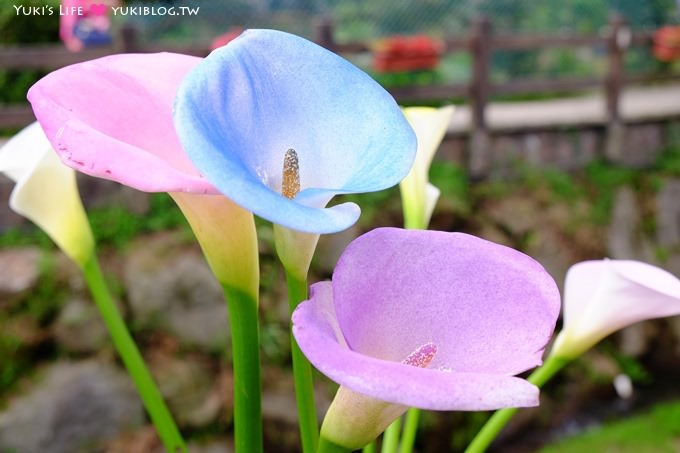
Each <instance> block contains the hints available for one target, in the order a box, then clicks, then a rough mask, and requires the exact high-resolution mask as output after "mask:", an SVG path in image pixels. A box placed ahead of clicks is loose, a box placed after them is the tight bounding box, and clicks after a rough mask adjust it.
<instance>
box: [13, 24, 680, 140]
mask: <svg viewBox="0 0 680 453" xmlns="http://www.w3.org/2000/svg"><path fill="white" fill-rule="evenodd" d="M314 39H315V41H316V42H318V43H319V44H321V45H323V46H324V47H326V48H328V49H330V50H333V51H335V52H338V53H340V54H353V53H361V52H368V51H370V45H369V44H368V43H363V42H346V43H338V42H336V41H335V39H334V33H333V24H332V21H331V20H327V19H320V20H318V21H317V23H316V24H315V36H314ZM651 41H652V32H632V31H631V29H630V28H629V27H628V26H627V25H626V21H625V19H624V18H623V17H621V16H619V15H615V16H613V17H612V18H611V19H610V21H609V24H608V26H607V27H606V30H605V31H604V32H602V33H600V34H594V35H573V34H571V35H534V36H523V35H522V36H519V35H501V34H495V33H494V32H493V27H492V23H491V21H490V20H489V19H488V18H484V17H480V18H478V19H476V20H474V21H473V22H472V24H471V26H470V30H469V32H468V34H467V35H466V36H462V37H455V38H449V39H446V40H445V43H444V44H445V49H444V52H445V53H451V52H468V53H469V54H470V56H471V61H472V67H471V69H472V70H471V77H470V80H469V81H468V82H467V83H459V84H446V85H429V86H410V87H399V88H394V89H392V90H391V92H392V94H393V95H394V96H395V98H396V99H397V100H399V101H411V102H414V101H424V100H435V99H451V98H461V97H462V98H466V99H468V102H469V104H470V106H471V110H472V126H471V129H472V130H471V131H470V137H471V140H472V142H473V148H476V147H477V146H482V147H483V146H485V141H486V137H487V136H488V133H489V131H488V125H487V121H486V116H485V110H486V106H487V104H488V102H489V99H490V98H491V97H492V96H495V95H510V94H522V93H536V92H570V91H578V90H583V89H587V88H601V89H603V90H604V92H605V94H606V107H607V109H606V111H607V116H608V124H609V125H611V126H612V130H614V129H616V128H617V127H618V125H620V124H621V114H620V98H621V92H622V90H623V87H624V85H625V84H626V83H630V82H645V81H650V80H653V79H659V76H658V75H653V74H643V75H635V76H630V75H627V74H626V73H625V68H624V56H625V52H626V51H627V50H628V49H630V48H631V47H633V46H649V45H651ZM560 47H561V48H578V47H599V48H603V49H606V58H607V70H606V74H605V75H604V77H587V78H573V77H565V78H559V79H544V80H535V79H518V80H511V81H508V82H503V83H493V82H492V80H491V77H490V66H491V65H490V62H491V57H492V55H493V53H494V52H498V51H518V50H535V49H545V48H560ZM161 50H165V51H171V52H179V53H186V54H191V55H198V56H204V55H207V53H208V52H209V49H208V48H207V46H194V47H182V48H179V47H172V48H170V47H159V46H150V45H144V46H141V45H139V42H138V40H137V39H136V34H135V31H134V29H132V28H124V29H123V30H122V33H121V37H120V39H119V40H118V42H117V44H116V45H115V46H113V47H110V48H101V49H92V50H85V51H83V52H80V53H70V52H68V51H67V50H65V49H64V48H63V47H62V46H60V45H51V46H42V47H9V48H8V47H5V48H0V69H29V68H30V69H44V70H51V69H56V68H59V67H62V66H65V65H68V64H72V63H77V62H80V61H85V60H89V59H92V58H96V57H100V56H104V55H108V54H111V53H118V52H157V51H161ZM670 77H677V78H680V75H678V74H675V75H670ZM32 120H33V114H32V112H31V110H30V108H29V107H28V106H27V105H18V106H5V107H2V108H0V128H2V127H19V126H23V125H25V124H28V123H29V122H31V121H32ZM475 142H479V144H478V145H474V143H475ZM473 154H474V153H473Z"/></svg>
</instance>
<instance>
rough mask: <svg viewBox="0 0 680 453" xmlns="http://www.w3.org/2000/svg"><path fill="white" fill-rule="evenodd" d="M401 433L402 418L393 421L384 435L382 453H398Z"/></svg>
mask: <svg viewBox="0 0 680 453" xmlns="http://www.w3.org/2000/svg"><path fill="white" fill-rule="evenodd" d="M400 431H401V417H399V418H397V419H396V420H395V421H393V422H392V423H391V424H390V426H388V427H387V429H386V430H385V433H384V434H383V441H382V449H381V452H382V453H397V447H398V446H399V433H400Z"/></svg>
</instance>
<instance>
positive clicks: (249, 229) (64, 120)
mask: <svg viewBox="0 0 680 453" xmlns="http://www.w3.org/2000/svg"><path fill="white" fill-rule="evenodd" d="M200 61H201V59H200V58H197V57H192V56H188V55H181V54H173V53H158V54H121V55H112V56H108V57H103V58H99V59H96V60H92V61H87V62H84V63H80V64H75V65H71V66H67V67H65V68H62V69H59V70H57V71H54V72H52V73H50V74H48V75H47V76H45V77H44V78H42V79H41V80H39V81H38V82H37V83H36V84H35V85H33V87H31V89H30V90H29V92H28V99H29V101H30V102H31V105H32V107H33V111H34V113H35V115H36V117H37V118H38V121H39V122H40V123H41V125H42V126H43V128H44V130H45V133H46V135H47V137H48V138H49V140H50V141H51V142H52V145H53V146H54V149H55V150H56V152H57V154H58V155H59V157H60V158H61V159H62V161H63V162H64V163H65V164H66V165H68V166H70V167H72V168H74V169H76V170H78V171H81V172H83V173H87V174H89V175H92V176H96V177H100V178H104V179H110V180H113V181H116V182H119V183H122V184H125V185H127V186H130V187H133V188H135V189H138V190H142V191H145V192H168V193H169V194H170V195H171V196H172V197H173V199H174V200H175V202H176V203H177V204H178V205H179V207H180V208H181V209H182V211H183V212H184V214H185V216H186V217H187V219H188V221H189V222H190V224H191V227H192V229H193V230H194V232H195V233H196V236H197V238H198V240H199V242H200V243H201V246H202V248H203V251H204V253H205V255H206V258H207V260H208V262H209V263H210V265H211V268H212V269H213V271H214V272H215V274H216V275H217V277H218V278H219V279H220V281H221V282H222V283H223V284H227V285H229V286H232V287H235V288H240V289H242V290H244V291H246V292H247V293H249V294H253V295H254V294H257V287H258V276H259V271H258V270H257V269H258V264H257V245H256V237H255V227H254V223H253V219H252V214H250V213H249V212H248V211H245V210H243V209H241V208H240V207H239V206H238V205H236V204H234V203H233V202H232V201H231V200H228V199H226V198H225V197H223V196H221V195H219V192H218V191H217V190H216V189H215V187H214V186H213V185H212V184H211V183H210V182H209V181H208V180H206V179H205V178H203V176H202V175H201V174H200V172H199V171H198V170H197V169H196V168H195V167H194V165H193V164H192V163H191V161H190V160H189V158H188V157H187V155H186V153H185V152H184V150H183V149H182V146H181V144H180V142H179V139H178V138H177V134H176V133H175V130H174V125H173V121H172V105H173V103H174V99H175V94H176V92H177V87H178V86H179V83H180V81H181V80H182V78H183V77H185V75H186V74H187V72H188V71H189V70H190V69H192V68H193V67H195V66H196V65H197V64H198V63H199V62H200ZM206 194H207V195H209V196H206ZM234 260H235V261H236V263H238V265H235V264H234V262H233V261H234Z"/></svg>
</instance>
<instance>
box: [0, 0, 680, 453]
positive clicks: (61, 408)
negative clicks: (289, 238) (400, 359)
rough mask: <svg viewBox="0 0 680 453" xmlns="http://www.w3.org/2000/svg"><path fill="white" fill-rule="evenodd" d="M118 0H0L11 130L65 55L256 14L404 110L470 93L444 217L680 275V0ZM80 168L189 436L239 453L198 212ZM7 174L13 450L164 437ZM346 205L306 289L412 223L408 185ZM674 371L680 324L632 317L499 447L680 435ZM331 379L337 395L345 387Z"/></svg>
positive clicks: (440, 431) (288, 430) (225, 26)
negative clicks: (67, 17)
mask: <svg viewBox="0 0 680 453" xmlns="http://www.w3.org/2000/svg"><path fill="white" fill-rule="evenodd" d="M63 3H65V4H66V3H68V4H77V3H78V2H74V1H72V2H63ZM81 3H82V4H84V5H85V8H86V9H87V8H88V7H89V6H90V2H88V1H87V0H85V1H84V2H81ZM92 3H95V2H92ZM100 3H106V2H104V1H100V2H96V4H100ZM106 4H107V7H108V9H107V14H106V15H104V16H99V17H97V18H90V19H92V21H87V20H86V21H84V22H80V23H78V21H77V20H76V21H75V22H69V23H67V24H66V25H64V23H63V21H64V17H63V16H60V14H59V11H60V2H59V1H57V0H23V1H16V2H3V3H2V5H0V143H3V142H4V141H6V140H7V139H8V138H9V137H10V136H11V135H13V134H14V133H16V132H17V131H18V130H20V129H21V128H22V127H24V126H26V125H28V124H29V123H30V122H32V121H34V117H33V114H32V112H31V110H30V107H29V106H28V104H27V102H26V91H27V90H28V88H29V87H30V86H31V85H32V84H33V83H34V82H35V81H36V80H38V79H39V78H40V77H42V76H43V75H44V74H46V73H48V72H49V71H51V70H54V69H56V68H59V67H62V66H64V65H67V64H72V63H76V62H79V61H85V60H89V59H92V58H96V57H100V56H104V55H108V54H111V53H118V52H156V51H174V52H181V53H189V54H194V55H200V56H204V55H207V54H208V53H209V52H210V50H211V48H214V47H215V46H219V45H223V44H225V43H226V42H228V41H229V40H230V39H233V37H235V36H237V35H238V33H239V32H240V30H242V29H243V28H276V29H280V30H285V31H289V32H292V33H296V34H299V35H302V36H305V37H307V38H309V39H312V40H315V41H316V42H318V43H320V44H321V45H324V46H326V47H327V48H329V49H331V50H333V51H336V52H338V53H340V54H341V55H343V56H345V57H346V58H348V59H350V60H351V61H352V62H354V63H355V64H357V65H358V66H360V67H361V68H363V69H364V70H366V71H367V72H368V73H369V74H371V75H372V76H373V77H374V78H375V79H376V80H378V81H379V82H380V83H381V84H383V86H385V87H386V88H387V89H388V90H389V91H390V92H391V93H392V94H393V95H394V96H395V97H396V99H397V100H398V101H399V102H400V103H401V104H402V105H429V106H440V105H449V104H454V105H456V106H457V110H456V112H455V114H454V117H453V119H452V122H451V124H450V126H449V130H448V133H447V136H446V138H445V140H444V142H443V143H442V146H441V148H440V150H439V153H438V155H437V158H436V161H435V163H434V164H433V167H432V170H431V180H432V183H433V184H435V185H436V186H438V187H439V188H440V189H441V190H442V197H441V199H440V200H439V203H438V205H437V207H436V209H435V212H434V216H433V220H432V224H431V228H432V229H439V230H446V231H464V232H468V233H472V234H476V235H479V236H481V237H484V238H487V239H490V240H493V241H496V242H499V243H503V244H506V245H509V246H512V247H515V248H517V249H520V250H522V251H524V252H525V253H528V254H529V255H531V256H532V257H534V258H535V259H537V260H538V261H540V262H541V263H542V264H543V265H544V266H545V267H546V268H547V269H548V270H549V272H550V273H551V274H552V275H553V276H554V277H555V279H556V281H557V282H558V284H559V285H560V287H561V286H562V284H563V281H564V275H565V273H566V271H567V269H568V268H569V266H570V265H571V264H573V263H575V262H578V261H582V260H585V259H600V258H603V257H610V258H620V259H638V260H642V261H646V262H650V263H654V264H656V265H658V266H661V267H663V268H665V269H667V270H669V271H670V272H672V273H674V274H675V275H678V276H680V29H679V28H678V23H679V22H680V12H679V9H678V8H679V6H678V4H677V3H676V2H675V1H673V0H608V1H599V2H598V1H592V0H564V1H561V2H559V5H558V3H556V2H554V1H551V0H518V1H512V0H457V1H454V0H424V1H420V2H409V1H403V0H389V1H388V0H374V1H371V2H362V1H358V0H357V1H354V0H214V1H199V0H194V1H156V2H135V1H118V2H115V7H116V8H117V9H116V10H115V11H116V13H114V9H113V7H114V3H113V2H108V3H106ZM62 6H63V5H62ZM50 8H51V9H52V11H53V12H54V13H53V14H47V13H45V12H46V11H50ZM144 8H147V9H146V10H144ZM171 8H172V9H171ZM145 11H146V13H145ZM170 11H173V12H174V13H175V14H171V13H170ZM60 19H62V24H61V27H62V31H61V39H60ZM71 19H73V18H71ZM95 19H96V20H95ZM79 185H80V188H81V192H82V195H83V198H84V200H85V203H86V205H87V207H88V212H89V214H90V216H91V222H92V224H93V229H94V232H95V235H96V237H97V241H98V245H99V250H100V255H101V259H102V261H103V266H104V268H105V271H106V273H107V276H108V278H109V283H110V286H111V287H112V288H113V289H114V291H115V294H116V298H117V300H118V302H119V304H120V307H121V309H122V310H123V311H124V313H125V315H126V318H127V321H128V324H129V326H130V328H131V329H132V331H133V333H134V335H135V338H136V339H137V341H138V342H139V344H140V346H141V348H142V350H143V352H144V355H145V357H146V358H147V360H148V362H149V366H150V367H151V369H152V372H153V374H154V376H155V377H156V379H157V381H158V382H159V384H160V386H161V390H162V392H163V393H164V395H165V396H166V398H167V400H168V402H169V404H170V406H171V409H172V411H173V413H174V414H175V415H176V416H177V418H178V422H179V423H180V425H181V427H182V430H183V432H184V433H185V434H186V436H187V438H188V439H189V440H190V442H191V450H192V451H196V452H223V451H231V447H230V445H231V422H232V420H231V411H232V409H231V399H230V389H231V384H232V376H231V371H230V365H229V361H230V357H229V356H230V347H229V331H228V324H227V316H228V313H227V312H226V307H225V305H224V303H223V301H222V295H221V290H220V288H219V285H218V284H217V283H216V282H215V281H214V279H213V277H212V275H211V273H210V271H209V270H208V268H207V266H206V265H205V263H204V261H203V258H202V255H201V253H200V250H199V248H198V246H197V245H196V244H195V242H194V240H193V237H192V234H191V231H190V230H189V228H188V226H187V224H186V222H185V221H184V219H183V217H182V215H181V214H180V212H179V210H178V209H177V208H176V207H175V206H174V204H173V203H172V201H171V200H170V199H169V197H167V195H165V194H146V193H139V192H136V191H134V190H132V189H129V188H125V187H121V186H119V185H117V184H115V183H110V182H106V181H101V180H95V179H93V178H89V177H84V176H82V175H79ZM12 187H13V184H12V183H11V182H10V181H9V180H8V179H6V178H4V176H2V175H0V452H2V453H4V452H12V451H16V452H34V451H35V452H38V451H41V452H42V451H50V452H74V451H83V452H100V451H107V452H155V451H160V448H161V447H160V444H159V442H158V440H157V439H156V437H155V433H154V430H153V428H152V427H151V425H150V423H149V421H148V419H147V418H146V415H145V413H144V411H143V409H142V406H141V403H140V401H139V399H138V397H137V396H136V393H135V391H134V388H133V387H132V385H131V383H130V382H129V380H128V379H127V377H126V376H125V373H124V371H123V368H122V366H121V365H120V363H119V362H118V360H117V357H116V356H115V353H114V352H113V349H112V346H111V344H110V341H109V339H108V336H107V332H106V330H105V328H104V326H103V323H102V322H101V321H100V320H99V317H98V316H99V315H98V313H97V311H96V309H95V308H94V306H93V304H92V302H91V301H90V297H89V294H88V291H87V288H86V287H85V285H84V282H83V281H82V278H81V277H80V275H79V273H78V271H77V269H76V268H75V266H73V265H72V264H71V263H70V262H69V261H68V259H67V258H66V257H65V256H63V255H62V254H61V253H60V252H59V251H58V250H57V249H56V248H55V247H54V246H53V244H52V243H51V242H50V240H49V238H47V237H46V236H45V235H44V234H43V233H42V232H40V231H39V230H37V229H35V228H34V227H33V226H32V225H31V224H29V223H28V222H26V221H25V220H23V219H22V218H20V217H18V216H16V215H15V214H13V213H12V212H11V211H10V210H9V208H8V206H7V200H8V198H9V194H10V192H11V190H12ZM343 198H347V199H351V200H352V201H355V202H357V203H359V204H360V206H361V207H362V217H361V219H360V222H359V223H358V224H357V225H356V226H355V227H353V228H352V229H350V230H349V231H347V232H343V233H340V234H337V235H329V236H325V237H322V239H321V242H320V246H319V250H318V251H317V255H316V257H315V260H314V263H313V267H312V275H311V277H310V282H313V281H317V280H321V279H326V278H329V277H330V274H331V272H332V269H333V266H334V264H335V260H336V259H337V257H338V255H339V253H340V252H341V251H342V250H343V248H344V246H345V245H346V244H347V242H348V241H350V240H351V239H352V238H353V237H355V236H357V235H359V234H361V233H362V232H365V231H368V230H370V229H372V228H375V227H377V226H400V225H401V224H402V216H401V205H400V199H399V193H398V189H396V188H393V189H390V190H387V191H383V192H379V193H374V194H365V195H359V196H347V197H343ZM258 230H259V233H260V247H261V256H262V257H261V271H262V272H261V273H262V295H261V299H262V300H261V306H262V309H261V312H260V315H261V318H262V321H263V324H262V351H263V366H264V392H265V393H264V416H265V436H266V445H267V448H266V451H290V452H294V451H298V446H299V440H298V435H297V427H296V419H295V415H294V414H295V411H294V404H295V403H294V396H293V383H292V376H291V372H290V359H289V345H288V325H289V317H288V308H287V303H286V288H285V282H284V278H283V273H282V271H281V270H280V269H279V266H278V264H277V262H276V260H275V256H274V253H273V247H272V231H271V226H270V225H269V224H267V223H266V222H258ZM679 382H680V319H673V318H671V319H664V320H656V321H648V322H645V323H641V324H638V325H635V326H633V327H630V328H627V329H625V330H623V331H621V332H620V333H618V334H616V335H614V336H612V337H610V338H608V339H606V340H605V341H603V342H602V343H601V344H600V345H598V346H597V347H596V348H595V349H593V350H592V351H591V352H589V353H588V354H586V355H585V356H584V357H583V358H581V359H579V360H577V361H576V362H575V363H574V364H572V365H571V366H570V367H568V368H567V369H566V370H565V371H564V372H563V373H562V374H561V375H560V376H558V377H557V378H555V379H554V380H553V381H551V382H550V383H549V384H548V385H547V386H546V388H545V390H544V392H542V398H541V401H542V402H541V406H540V407H539V408H535V409H531V410H524V411H521V412H520V413H519V414H518V416H516V418H515V419H514V420H513V421H512V422H511V423H510V425H508V427H507V428H506V430H505V431H504V432H503V434H502V435H501V436H500V437H499V438H498V440H497V442H496V443H495V444H494V446H493V447H492V451H497V452H531V451H546V452H547V451H550V452H570V451H574V452H580V451H610V452H666V451H667V452H675V451H679V450H680V384H678V383H679ZM317 383H318V401H319V405H320V406H321V410H322V411H323V410H324V409H325V407H326V406H327V404H329V402H330V399H331V398H332V395H333V392H334V384H332V383H330V382H329V381H327V380H326V379H325V378H323V377H322V376H320V375H319V376H318V379H317ZM488 416H489V414H488V413H434V412H430V413H426V414H425V415H424V416H423V417H422V420H421V427H420V431H419V436H418V440H417V443H416V445H417V451H422V452H443V451H453V452H456V451H462V450H463V449H464V447H465V446H466V445H467V443H468V442H469V440H470V439H471V438H472V436H474V434H475V433H476V432H477V430H478V429H479V427H480V426H481V425H482V424H483V422H484V421H485V420H486V418H488Z"/></svg>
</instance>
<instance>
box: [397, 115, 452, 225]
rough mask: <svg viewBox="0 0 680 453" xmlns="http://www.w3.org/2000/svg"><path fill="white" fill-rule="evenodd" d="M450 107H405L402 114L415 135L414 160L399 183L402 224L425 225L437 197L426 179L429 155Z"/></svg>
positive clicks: (436, 146) (440, 136)
mask: <svg viewBox="0 0 680 453" xmlns="http://www.w3.org/2000/svg"><path fill="white" fill-rule="evenodd" d="M453 112H454V107H453V106H447V107H442V108H439V109H435V108H431V107H407V108H405V109H404V114H405V115H406V119H407V120H408V122H409V124H411V127H413V130H414V131H415V133H416V136H417V137H418V151H417V153H416V160H415V162H414V163H413V167H411V171H409V173H408V175H407V176H406V177H405V178H404V179H403V180H402V181H401V182H400V183H399V188H400V189H401V199H402V206H403V211H404V224H405V227H406V228H411V229H426V228H427V225H428V224H429V223H430V218H431V217H432V212H433V211H434V207H435V205H436V204H437V200H438V199H439V193H440V192H439V189H438V188H437V187H435V186H434V185H432V184H430V183H429V182H428V173H429V171H430V165H431V164H432V159H433V158H434V155H435V154H436V153H437V149H439V145H440V143H441V142H442V140H443V139H444V135H446V130H447V128H448V126H449V123H450V122H451V116H452V115H453Z"/></svg>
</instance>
